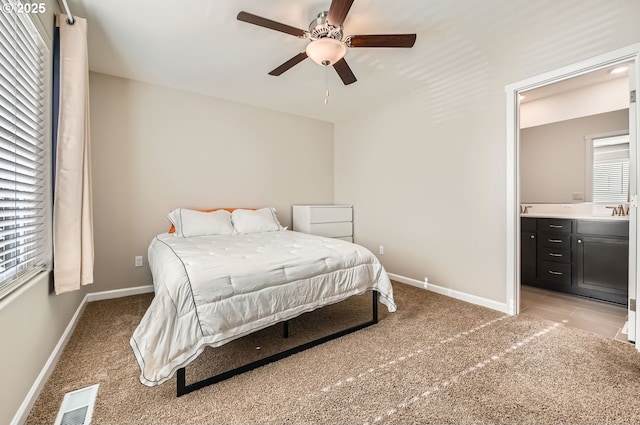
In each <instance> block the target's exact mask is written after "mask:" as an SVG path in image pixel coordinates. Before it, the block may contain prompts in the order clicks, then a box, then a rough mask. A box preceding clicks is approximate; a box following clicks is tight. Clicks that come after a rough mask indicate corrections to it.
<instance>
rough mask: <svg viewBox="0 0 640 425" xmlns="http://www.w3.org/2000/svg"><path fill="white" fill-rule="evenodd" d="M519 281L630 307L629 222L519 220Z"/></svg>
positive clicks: (526, 218) (547, 219) (548, 219)
mask: <svg viewBox="0 0 640 425" xmlns="http://www.w3.org/2000/svg"><path fill="white" fill-rule="evenodd" d="M521 232H522V233H521V246H520V252H521V262H520V265H521V282H522V283H523V284H525V285H533V286H539V287H542V288H546V289H553V290H558V291H563V292H569V293H573V294H577V295H583V296H587V297H592V298H597V299H601V300H605V301H611V302H615V303H619V304H627V298H628V281H629V277H628V273H629V222H628V221H623V220H619V221H608V220H581V219H580V220H577V219H557V218H529V217H523V218H522V219H521Z"/></svg>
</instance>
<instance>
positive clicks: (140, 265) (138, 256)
mask: <svg viewBox="0 0 640 425" xmlns="http://www.w3.org/2000/svg"><path fill="white" fill-rule="evenodd" d="M135 264H136V267H142V255H137V256H136V263H135Z"/></svg>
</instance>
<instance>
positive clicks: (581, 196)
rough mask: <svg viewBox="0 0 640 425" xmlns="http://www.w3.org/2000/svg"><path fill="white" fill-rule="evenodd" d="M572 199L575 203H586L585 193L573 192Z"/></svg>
mask: <svg viewBox="0 0 640 425" xmlns="http://www.w3.org/2000/svg"><path fill="white" fill-rule="evenodd" d="M571 197H572V198H573V200H574V201H584V193H582V192H573V193H572V194H571Z"/></svg>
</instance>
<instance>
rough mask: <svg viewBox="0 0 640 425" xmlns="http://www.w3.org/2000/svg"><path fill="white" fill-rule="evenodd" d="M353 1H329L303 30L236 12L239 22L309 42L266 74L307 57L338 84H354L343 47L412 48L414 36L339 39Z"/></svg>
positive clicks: (279, 72) (382, 35) (354, 36)
mask: <svg viewBox="0 0 640 425" xmlns="http://www.w3.org/2000/svg"><path fill="white" fill-rule="evenodd" d="M353 1H354V0H332V1H331V6H329V11H328V12H321V13H320V14H318V17H317V18H316V19H314V20H313V21H312V22H311V24H309V30H308V31H305V30H302V29H299V28H296V27H292V26H289V25H286V24H283V23H280V22H276V21H272V20H271V19H267V18H263V17H261V16H257V15H253V14H251V13H248V12H240V13H238V16H237V19H238V20H239V21H243V22H247V23H250V24H253V25H258V26H260V27H264V28H269V29H272V30H275V31H280V32H283V33H285V34H290V35H293V36H296V37H299V38H304V39H308V40H309V44H308V45H307V48H306V49H305V51H304V52H301V53H298V54H297V55H295V56H294V57H292V58H291V59H289V60H288V61H286V62H285V63H283V64H282V65H280V66H278V67H277V68H275V69H274V70H273V71H271V72H269V75H274V76H278V75H281V74H282V73H284V72H285V71H287V70H289V69H291V68H293V67H294V66H295V65H297V64H299V63H300V62H302V61H303V60H305V59H306V58H307V57H309V58H311V59H312V60H313V61H314V62H316V63H317V64H319V65H322V66H333V67H334V69H335V70H336V72H337V73H338V75H339V76H340V78H341V79H342V82H343V83H344V84H345V85H347V84H351V83H355V82H356V81H357V79H356V77H355V75H353V72H352V71H351V68H350V67H349V65H347V62H346V61H345V60H344V55H345V53H346V52H347V47H413V45H414V43H415V42H416V35H415V34H378V35H349V36H346V37H344V38H343V34H342V24H343V23H344V20H345V18H346V17H347V13H349V9H351V5H352V4H353Z"/></svg>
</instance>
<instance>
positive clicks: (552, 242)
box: [538, 233, 571, 249]
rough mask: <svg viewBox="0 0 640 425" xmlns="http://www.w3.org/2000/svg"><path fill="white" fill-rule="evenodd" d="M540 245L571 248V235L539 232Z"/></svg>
mask: <svg viewBox="0 0 640 425" xmlns="http://www.w3.org/2000/svg"><path fill="white" fill-rule="evenodd" d="M538 246H539V247H545V248H553V249H571V235H564V234H554V233H539V234H538Z"/></svg>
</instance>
